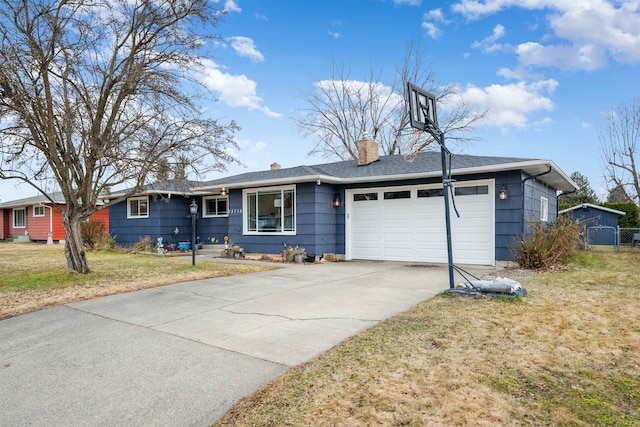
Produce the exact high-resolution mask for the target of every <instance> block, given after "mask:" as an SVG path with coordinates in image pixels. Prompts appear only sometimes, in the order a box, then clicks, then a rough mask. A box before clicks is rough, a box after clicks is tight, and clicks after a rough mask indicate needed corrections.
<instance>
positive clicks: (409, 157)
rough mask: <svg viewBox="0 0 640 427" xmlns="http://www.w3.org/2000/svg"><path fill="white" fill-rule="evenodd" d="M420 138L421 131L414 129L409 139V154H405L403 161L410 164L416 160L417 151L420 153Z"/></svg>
mask: <svg viewBox="0 0 640 427" xmlns="http://www.w3.org/2000/svg"><path fill="white" fill-rule="evenodd" d="M421 137H422V131H421V130H419V129H416V130H414V131H413V133H412V134H411V137H410V138H409V153H407V154H405V156H404V161H405V162H406V163H411V162H413V161H414V160H415V159H416V156H417V155H418V151H420V138H421Z"/></svg>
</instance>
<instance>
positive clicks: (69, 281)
mask: <svg viewBox="0 0 640 427" xmlns="http://www.w3.org/2000/svg"><path fill="white" fill-rule="evenodd" d="M187 255H188V254H187ZM87 258H88V260H89V266H90V267H91V269H92V272H91V273H90V274H88V275H79V274H76V275H71V274H68V273H67V269H66V260H65V257H64V247H63V246H62V245H41V244H34V243H25V244H19V243H2V244H0V272H2V273H0V319H6V318H8V317H13V316H18V315H20V314H24V313H28V312H31V311H36V310H41V309H43V308H47V307H53V306H56V305H60V304H66V303H69V302H73V301H81V300H86V299H91V298H95V297H99V296H105V295H112V294H117V293H122V292H129V291H134V290H138V289H146V288H151V287H155V286H161V285H168V284H172V283H178V282H183V281H189V280H200V279H208V278H213V277H222V276H231V275H234V274H245V273H252V272H256V271H262V270H265V269H268V268H273V267H269V266H266V267H265V266H263V265H258V264H239V263H231V264H222V263H212V262H207V261H205V260H203V259H202V258H199V259H198V261H197V262H196V266H195V267H194V266H192V265H191V258H190V257H188V256H186V257H165V256H157V255H152V254H138V255H136V254H127V253H116V252H89V253H87Z"/></svg>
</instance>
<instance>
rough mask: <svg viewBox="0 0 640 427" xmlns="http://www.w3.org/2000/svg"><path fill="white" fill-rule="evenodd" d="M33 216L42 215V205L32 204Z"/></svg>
mask: <svg viewBox="0 0 640 427" xmlns="http://www.w3.org/2000/svg"><path fill="white" fill-rule="evenodd" d="M33 216H44V206H34V207H33Z"/></svg>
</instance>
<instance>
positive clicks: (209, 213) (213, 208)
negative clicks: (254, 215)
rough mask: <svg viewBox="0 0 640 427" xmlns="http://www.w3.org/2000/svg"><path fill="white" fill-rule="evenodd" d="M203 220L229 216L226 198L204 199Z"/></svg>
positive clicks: (227, 199)
mask: <svg viewBox="0 0 640 427" xmlns="http://www.w3.org/2000/svg"><path fill="white" fill-rule="evenodd" d="M203 201H204V203H203V204H204V212H203V213H202V217H203V218H211V217H216V216H228V215H229V198H228V197H227V196H218V197H205V198H203Z"/></svg>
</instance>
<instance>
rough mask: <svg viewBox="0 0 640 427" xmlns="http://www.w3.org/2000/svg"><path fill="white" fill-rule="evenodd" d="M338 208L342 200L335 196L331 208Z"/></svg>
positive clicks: (337, 195)
mask: <svg viewBox="0 0 640 427" xmlns="http://www.w3.org/2000/svg"><path fill="white" fill-rule="evenodd" d="M340 206H342V200H341V199H340V195H339V194H336V196H335V197H334V198H333V207H334V208H338V207H340Z"/></svg>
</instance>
